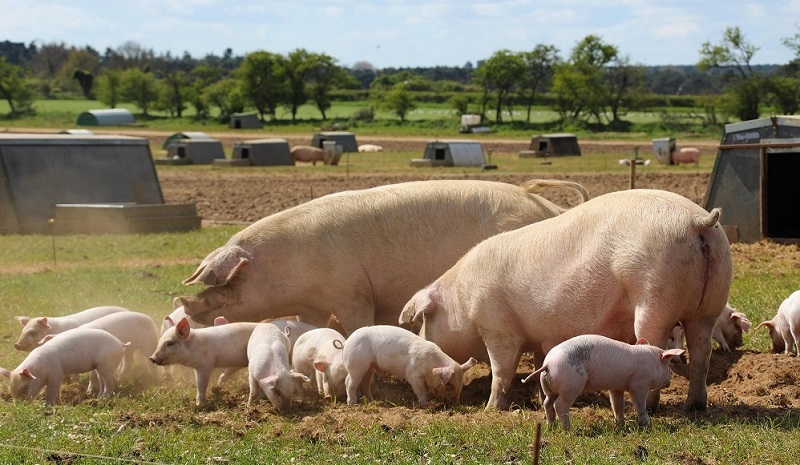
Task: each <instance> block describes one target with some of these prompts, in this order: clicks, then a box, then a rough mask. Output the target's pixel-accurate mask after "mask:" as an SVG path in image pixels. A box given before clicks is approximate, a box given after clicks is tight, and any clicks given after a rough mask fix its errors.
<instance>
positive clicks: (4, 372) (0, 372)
mask: <svg viewBox="0 0 800 465" xmlns="http://www.w3.org/2000/svg"><path fill="white" fill-rule="evenodd" d="M0 376H3V377H4V378H8V379H11V372H10V371H8V370H6V369H5V368H0Z"/></svg>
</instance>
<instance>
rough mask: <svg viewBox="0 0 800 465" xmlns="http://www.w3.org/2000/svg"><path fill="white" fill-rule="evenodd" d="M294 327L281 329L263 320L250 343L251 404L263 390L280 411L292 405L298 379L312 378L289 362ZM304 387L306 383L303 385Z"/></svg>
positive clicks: (303, 380) (300, 380)
mask: <svg viewBox="0 0 800 465" xmlns="http://www.w3.org/2000/svg"><path fill="white" fill-rule="evenodd" d="M287 332H291V330H284V331H281V330H280V329H279V328H278V327H277V326H275V325H274V324H272V323H259V324H258V325H257V326H256V327H255V329H254V330H253V333H252V334H251V335H250V340H249V342H248V343H247V358H248V360H249V363H248V365H247V367H248V370H249V374H248V379H249V380H250V396H249V397H248V399H247V405H250V403H251V402H253V401H254V400H256V399H258V398H259V397H260V393H261V392H263V393H264V394H265V395H266V396H267V399H269V401H270V402H272V405H273V406H275V408H276V409H278V410H279V411H280V412H286V411H287V410H289V409H290V408H291V406H292V397H293V396H294V392H295V385H296V383H297V382H299V383H303V382H306V383H308V382H310V381H311V380H310V379H309V378H308V377H307V376H306V375H304V374H302V373H297V372H294V371H291V369H290V365H289V347H290V345H291V342H290V341H289V335H288V334H286V333H287ZM300 387H301V388H302V384H301V386H300Z"/></svg>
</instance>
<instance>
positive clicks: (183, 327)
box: [176, 318, 191, 339]
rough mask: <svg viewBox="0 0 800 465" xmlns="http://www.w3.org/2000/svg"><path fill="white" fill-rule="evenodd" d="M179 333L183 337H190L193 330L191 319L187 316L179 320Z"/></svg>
mask: <svg viewBox="0 0 800 465" xmlns="http://www.w3.org/2000/svg"><path fill="white" fill-rule="evenodd" d="M176 331H177V332H178V335H180V337H182V338H183V339H186V338H188V337H189V332H190V331H191V327H190V326H189V320H188V319H186V318H182V319H181V321H179V322H178V327H177V329H176Z"/></svg>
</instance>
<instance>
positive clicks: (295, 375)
mask: <svg viewBox="0 0 800 465" xmlns="http://www.w3.org/2000/svg"><path fill="white" fill-rule="evenodd" d="M289 373H290V374H291V375H292V379H294V380H295V381H298V380H299V381H302V382H304V383H310V382H311V379H310V378H309V377H308V376H306V375H304V374H302V373H298V372H296V371H291V372H289Z"/></svg>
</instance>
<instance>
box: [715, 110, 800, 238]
mask: <svg viewBox="0 0 800 465" xmlns="http://www.w3.org/2000/svg"><path fill="white" fill-rule="evenodd" d="M797 173H800V117H799V116H775V117H772V118H760V119H756V120H750V121H743V122H740V123H733V124H727V125H725V132H724V134H723V136H722V141H721V143H720V147H719V152H718V154H717V158H716V161H715V162H714V169H713V170H712V172H711V180H710V182H709V187H708V190H707V192H706V196H705V199H704V202H703V206H704V208H706V209H708V210H710V209H712V208H715V207H722V217H721V220H720V221H721V223H722V225H723V226H724V227H725V230H726V232H727V233H728V237H729V238H730V239H731V241H742V242H756V241H759V240H761V239H766V238H769V239H772V240H776V241H797V240H800V209H798V208H797V199H798V198H800V183H798V182H797Z"/></svg>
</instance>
